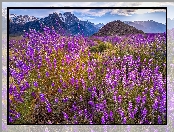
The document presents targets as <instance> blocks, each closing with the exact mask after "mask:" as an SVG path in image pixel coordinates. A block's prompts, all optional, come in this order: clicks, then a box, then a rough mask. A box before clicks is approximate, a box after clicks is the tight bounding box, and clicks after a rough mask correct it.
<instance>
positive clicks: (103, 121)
mask: <svg viewBox="0 0 174 132" xmlns="http://www.w3.org/2000/svg"><path fill="white" fill-rule="evenodd" d="M101 123H102V124H105V117H104V116H102V118H101Z"/></svg>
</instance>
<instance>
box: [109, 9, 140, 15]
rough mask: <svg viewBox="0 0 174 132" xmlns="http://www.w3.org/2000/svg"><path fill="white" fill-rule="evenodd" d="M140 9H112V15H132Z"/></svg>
mask: <svg viewBox="0 0 174 132" xmlns="http://www.w3.org/2000/svg"><path fill="white" fill-rule="evenodd" d="M137 10H138V9H113V10H112V11H111V14H112V15H115V14H118V15H124V16H131V15H132V14H134V13H135V12H136V11H137Z"/></svg>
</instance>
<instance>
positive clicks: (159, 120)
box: [158, 115, 162, 124]
mask: <svg viewBox="0 0 174 132" xmlns="http://www.w3.org/2000/svg"><path fill="white" fill-rule="evenodd" d="M158 124H162V119H161V116H159V115H158Z"/></svg>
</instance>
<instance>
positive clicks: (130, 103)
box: [128, 101, 132, 112]
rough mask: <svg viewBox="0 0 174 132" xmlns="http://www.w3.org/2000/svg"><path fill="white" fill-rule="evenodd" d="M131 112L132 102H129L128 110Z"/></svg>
mask: <svg viewBox="0 0 174 132" xmlns="http://www.w3.org/2000/svg"><path fill="white" fill-rule="evenodd" d="M128 110H129V112H130V111H131V110H132V102H131V101H129V108H128Z"/></svg>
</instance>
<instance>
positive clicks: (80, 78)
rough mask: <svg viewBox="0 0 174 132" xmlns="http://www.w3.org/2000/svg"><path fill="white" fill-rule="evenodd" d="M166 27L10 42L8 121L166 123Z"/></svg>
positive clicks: (30, 35) (40, 35)
mask: <svg viewBox="0 0 174 132" xmlns="http://www.w3.org/2000/svg"><path fill="white" fill-rule="evenodd" d="M166 76H167V75H166V34H165V33H164V34H146V35H141V34H137V35H129V36H122V37H119V36H107V37H88V38H87V37H83V36H69V37H68V36H61V35H60V34H58V33H56V32H55V31H54V30H52V31H50V29H49V28H44V33H39V32H36V31H35V30H30V33H26V34H25V36H24V37H23V38H22V39H20V40H10V42H9V89H8V90H9V122H10V123H11V124H166V116H167V115H166V111H167V108H166V91H167V88H166Z"/></svg>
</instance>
